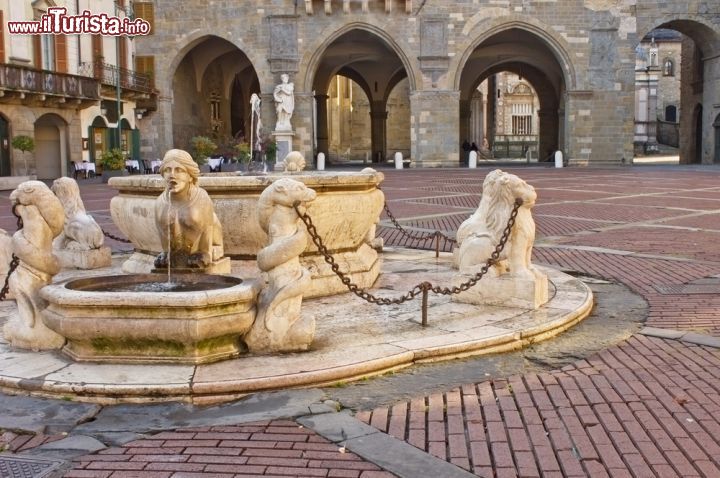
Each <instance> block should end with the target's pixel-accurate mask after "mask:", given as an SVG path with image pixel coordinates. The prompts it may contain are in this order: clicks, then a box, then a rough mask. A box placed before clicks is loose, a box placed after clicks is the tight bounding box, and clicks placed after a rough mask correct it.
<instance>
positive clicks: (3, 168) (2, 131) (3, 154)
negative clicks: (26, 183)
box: [0, 115, 12, 176]
mask: <svg viewBox="0 0 720 478" xmlns="http://www.w3.org/2000/svg"><path fill="white" fill-rule="evenodd" d="M10 174H12V168H11V167H10V122H9V121H8V120H7V119H6V118H5V116H3V115H0V176H10Z"/></svg>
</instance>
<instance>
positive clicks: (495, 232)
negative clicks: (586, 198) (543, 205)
mask: <svg viewBox="0 0 720 478" xmlns="http://www.w3.org/2000/svg"><path fill="white" fill-rule="evenodd" d="M517 198H520V199H522V201H523V204H522V206H521V207H520V209H519V210H518V214H517V217H516V219H515V226H514V227H513V229H512V232H511V234H510V238H509V239H508V241H507V244H506V245H505V248H504V249H503V251H502V253H501V254H500V258H499V260H498V261H497V262H496V263H495V264H494V267H492V268H490V270H489V271H488V272H489V274H490V275H491V276H495V277H497V276H500V275H503V274H510V276H512V277H518V278H525V279H533V278H535V277H536V276H537V274H538V273H537V271H536V270H535V268H534V267H533V266H532V264H531V263H530V256H531V254H532V246H533V243H534V242H535V221H534V220H533V218H532V214H531V212H530V209H531V208H532V207H533V206H534V205H535V200H536V199H537V194H536V193H535V188H533V187H532V186H530V185H529V184H527V183H526V182H525V181H523V180H522V179H520V178H519V177H517V176H515V175H514V174H510V173H506V172H503V171H501V170H499V169H496V170H495V171H492V172H490V173H489V174H488V175H487V176H486V177H485V181H484V182H483V194H482V199H481V200H480V205H479V206H478V208H477V211H475V213H473V215H472V216H470V217H469V218H468V219H467V220H466V221H465V222H463V223H462V224H461V225H460V227H459V228H458V231H457V246H456V248H455V250H454V251H453V259H454V262H455V266H456V267H458V268H459V269H460V271H461V272H476V271H477V270H478V269H479V268H480V267H481V266H482V265H483V264H485V263H486V262H487V260H488V259H489V258H490V256H491V254H492V253H493V251H494V250H495V247H496V246H497V244H498V243H499V242H500V237H501V236H502V233H503V230H504V229H505V226H506V225H507V221H508V218H509V217H510V213H511V212H512V209H513V206H514V204H515V200H516V199H517Z"/></svg>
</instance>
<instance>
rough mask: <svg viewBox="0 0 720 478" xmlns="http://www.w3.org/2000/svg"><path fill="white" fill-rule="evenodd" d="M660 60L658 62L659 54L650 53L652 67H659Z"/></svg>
mask: <svg viewBox="0 0 720 478" xmlns="http://www.w3.org/2000/svg"><path fill="white" fill-rule="evenodd" d="M657 65H658V60H657V52H656V51H652V50H651V51H650V66H657Z"/></svg>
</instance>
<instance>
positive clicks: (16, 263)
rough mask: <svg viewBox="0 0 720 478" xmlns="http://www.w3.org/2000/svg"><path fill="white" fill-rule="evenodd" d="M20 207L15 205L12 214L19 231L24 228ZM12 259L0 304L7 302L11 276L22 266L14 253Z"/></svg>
mask: <svg viewBox="0 0 720 478" xmlns="http://www.w3.org/2000/svg"><path fill="white" fill-rule="evenodd" d="M19 205H20V204H17V203H16V204H13V207H12V214H13V216H15V217H16V218H17V230H18V231H19V230H20V229H22V228H23V220H22V216H20V214H18V212H17V208H18V206H19ZM10 257H11V258H10V265H9V267H8V273H7V275H6V276H5V283H4V284H3V287H2V289H0V302H2V301H3V300H5V297H6V296H7V295H8V292H10V276H11V275H12V273H13V272H15V269H17V267H18V266H19V265H20V258H19V257H18V256H16V255H15V253H14V252H13V253H12V255H11V256H10Z"/></svg>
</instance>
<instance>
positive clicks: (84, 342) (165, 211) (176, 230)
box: [41, 150, 259, 363]
mask: <svg viewBox="0 0 720 478" xmlns="http://www.w3.org/2000/svg"><path fill="white" fill-rule="evenodd" d="M161 171H162V173H163V178H164V181H165V182H166V183H167V187H166V189H165V190H164V191H163V192H162V193H161V194H160V195H159V196H158V197H157V198H156V199H155V204H154V211H155V214H154V215H153V217H154V221H155V222H154V225H153V226H152V228H153V229H154V230H155V234H157V236H158V238H159V240H160V241H161V243H162V250H161V252H159V253H158V255H157V257H156V258H155V261H154V263H155V269H154V272H155V273H149V274H131V275H117V276H99V277H91V278H86V279H78V280H70V281H68V282H65V283H57V284H52V285H49V286H47V287H45V288H43V289H42V290H41V295H42V298H43V299H44V300H46V301H47V302H48V306H47V308H45V309H44V310H43V311H42V317H43V322H44V323H45V324H46V325H47V326H48V327H49V328H50V329H51V330H53V331H54V332H55V333H57V334H59V335H60V336H63V337H65V338H67V344H66V345H65V346H64V348H63V351H64V352H65V353H66V354H67V355H69V356H70V357H72V358H73V359H75V360H91V361H107V362H173V363H205V362H211V361H216V360H220V359H227V358H230V357H234V356H237V355H239V354H240V353H242V352H244V350H245V349H244V345H243V344H242V342H241V340H240V337H241V336H242V335H243V334H245V333H246V332H247V331H248V330H250V327H251V326H252V324H253V322H254V320H255V298H256V296H257V294H258V291H259V284H258V283H257V282H256V281H252V280H249V281H247V280H242V279H240V278H236V277H229V276H222V275H214V274H209V273H208V272H211V271H217V270H218V269H227V271H228V272H229V262H230V261H229V259H228V258H224V257H223V251H222V230H221V225H220V223H219V221H218V219H217V216H215V214H214V213H213V205H212V202H211V200H210V198H209V197H208V195H207V193H206V192H205V191H204V190H202V189H201V188H199V187H198V186H197V184H196V183H197V178H198V175H199V170H198V167H197V165H196V163H195V162H194V161H193V160H192V158H191V157H190V155H189V154H187V153H186V152H184V151H180V150H170V151H168V153H167V154H166V155H165V159H164V160H163V163H162V165H161Z"/></svg>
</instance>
